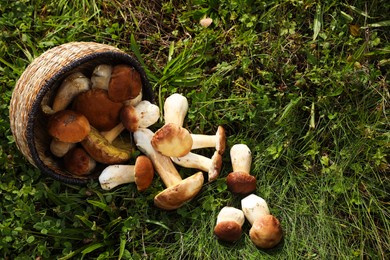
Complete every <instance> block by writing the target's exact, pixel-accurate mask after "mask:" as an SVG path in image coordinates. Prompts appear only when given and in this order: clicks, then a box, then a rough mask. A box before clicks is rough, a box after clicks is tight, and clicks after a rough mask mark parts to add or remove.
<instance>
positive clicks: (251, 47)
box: [0, 0, 390, 259]
mask: <svg viewBox="0 0 390 260" xmlns="http://www.w3.org/2000/svg"><path fill="white" fill-rule="evenodd" d="M73 2H74V3H73ZM389 13H390V4H388V3H386V1H379V0H376V1H361V0H359V1H358V0H355V1H345V2H344V3H339V1H294V0H290V1H287V0H286V1H272V0H270V1H260V0H245V1H239V0H233V1H228V0H192V1H184V0H183V1H163V2H162V3H158V1H115V0H110V1H102V0H95V1H90V0H83V1H40V0H38V1H28V0H23V1H5V0H0V14H1V15H0V25H1V28H2V33H1V34H0V90H1V93H3V94H2V96H1V97H0V114H1V117H0V165H1V169H2V171H1V173H0V174H1V175H0V177H1V181H0V205H1V206H0V258H4V259H31V258H33V259H37V258H41V259H56V258H59V259H71V258H72V259H80V258H84V259H118V258H122V259H388V258H390V240H389V238H390V221H389V219H390V212H389V203H390V200H389V198H390V196H389V193H390V189H389V187H390V186H389V183H390V182H389V181H390V177H389V174H388V173H389V172H390V166H389V155H390V145H389V144H390V122H389V116H390V115H389V109H390V105H389V100H390V94H389V82H390V81H389V76H390V75H389V69H390V67H389V66H390V62H389V61H390V51H389V50H390V44H389V39H390V34H389V26H390V22H389V21H390V16H389ZM205 15H207V16H210V17H212V18H213V24H212V25H211V26H210V27H208V28H202V27H201V26H200V25H199V23H198V21H199V20H200V19H201V18H202V17H203V16H205ZM70 41H96V42H101V43H106V44H110V45H113V46H117V47H119V48H120V49H122V50H124V51H126V52H128V53H131V54H133V55H134V56H136V57H137V58H138V59H139V60H140V61H141V62H142V63H143V64H144V68H145V70H146V71H147V73H148V77H149V79H150V81H151V83H152V86H153V89H154V92H155V94H156V96H157V103H158V104H159V105H162V104H163V102H164V99H165V98H166V97H167V96H168V95H169V94H171V93H174V92H180V93H183V94H185V95H186V96H187V98H188V100H189V103H190V108H189V113H188V116H187V118H186V122H185V126H186V127H187V128H188V129H190V130H191V131H192V132H194V133H205V134H211V133H214V132H215V131H216V127H217V126H218V125H223V126H224V127H225V129H226V132H227V134H228V146H229V147H231V146H232V145H233V144H236V143H246V144H247V145H248V146H249V147H250V148H251V150H252V152H253V163H252V172H251V174H252V175H254V176H256V178H257V185H258V186H257V191H256V194H258V195H259V196H261V197H263V198H264V199H265V200H266V201H267V202H268V204H269V206H270V210H271V212H272V214H274V215H275V216H277V218H278V219H279V220H280V221H281V225H282V227H283V230H284V239H283V241H282V242H281V244H279V245H278V246H277V247H275V248H274V249H271V250H260V249H258V248H256V247H255V246H254V245H253V244H252V243H251V241H250V238H249V235H248V233H249V229H250V226H249V224H248V223H247V222H246V223H245V224H244V226H243V231H244V232H243V235H242V237H241V239H240V240H239V241H237V242H236V243H234V244H226V243H222V242H220V241H218V240H217V239H216V238H215V237H214V235H213V228H214V226H215V221H216V217H217V214H218V212H219V210H220V209H221V208H222V207H223V206H226V205H229V206H234V207H240V199H241V197H239V196H235V195H232V194H231V193H230V192H229V191H228V190H227V187H226V184H225V177H226V176H227V174H228V173H229V172H230V171H231V165H230V158H229V154H228V151H227V152H226V153H225V155H224V157H223V160H224V164H223V171H222V173H221V175H220V178H219V179H218V180H217V181H216V182H213V183H209V184H205V185H204V187H203V189H202V191H201V193H200V194H199V195H198V196H197V197H196V198H195V199H194V200H193V201H191V202H190V203H188V204H186V205H185V206H183V207H182V208H180V209H178V210H176V211H172V212H166V211H162V210H159V209H157V208H155V207H154V206H153V198H154V196H155V194H157V192H159V191H161V190H162V189H163V188H164V186H163V184H162V182H161V180H160V179H159V178H158V177H156V179H155V180H154V182H153V185H152V187H151V188H150V189H149V190H147V191H146V192H144V193H142V194H141V193H139V192H137V190H136V188H135V187H134V186H133V185H124V186H122V187H118V188H116V189H114V190H112V191H109V192H107V191H103V190H102V189H101V188H100V187H99V185H98V183H96V182H91V183H89V184H88V185H86V186H81V187H80V186H73V185H69V184H64V183H60V182H57V181H55V180H53V179H50V178H48V177H46V176H44V175H42V174H41V173H40V172H39V171H38V170H36V169H35V168H33V167H32V166H31V165H30V164H29V163H28V162H27V161H26V159H24V158H23V156H22V154H21V153H20V152H19V151H18V150H17V148H16V145H15V143H14V141H13V137H12V133H11V130H10V126H9V119H8V116H9V112H8V109H9V102H10V99H11V94H12V89H13V87H14V86H15V83H16V81H17V79H18V78H19V77H20V75H21V73H22V72H23V70H24V69H25V67H26V66H27V65H28V64H29V63H30V62H31V61H32V60H33V59H34V58H35V57H38V56H39V55H40V54H41V53H43V52H44V51H46V50H47V49H49V48H51V47H53V46H57V45H59V44H62V43H65V42H70ZM155 127H156V128H157V127H158V126H155ZM211 152H212V151H211V150H207V149H206V150H202V151H200V153H202V154H204V155H209V156H211ZM180 172H181V174H182V175H183V176H187V175H189V174H192V173H193V171H192V170H185V169H180Z"/></svg>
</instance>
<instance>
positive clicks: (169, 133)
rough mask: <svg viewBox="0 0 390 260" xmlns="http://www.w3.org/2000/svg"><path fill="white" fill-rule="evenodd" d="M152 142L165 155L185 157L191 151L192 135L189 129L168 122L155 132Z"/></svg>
mask: <svg viewBox="0 0 390 260" xmlns="http://www.w3.org/2000/svg"><path fill="white" fill-rule="evenodd" d="M151 144H152V146H153V148H154V149H156V151H158V152H160V153H162V154H163V155H165V156H170V157H183V156H184V155H186V154H188V153H189V152H190V151H191V147H192V137H191V134H190V133H189V132H188V130H187V129H185V128H183V127H181V126H179V125H177V124H174V123H168V124H166V125H164V126H163V127H161V128H160V129H159V130H157V131H156V132H155V133H154V135H153V138H152V140H151Z"/></svg>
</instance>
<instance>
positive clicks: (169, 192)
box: [154, 172, 204, 210]
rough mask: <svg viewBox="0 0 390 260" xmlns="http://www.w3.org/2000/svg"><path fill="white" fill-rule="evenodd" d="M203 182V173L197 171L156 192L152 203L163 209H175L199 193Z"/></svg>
mask: <svg viewBox="0 0 390 260" xmlns="http://www.w3.org/2000/svg"><path fill="white" fill-rule="evenodd" d="M203 182H204V177H203V173H202V172H198V173H196V174H194V175H192V176H190V177H188V178H186V179H184V180H182V181H181V182H179V183H178V184H176V185H173V186H171V187H168V188H166V189H165V190H163V191H162V192H160V193H159V194H157V195H156V197H154V204H155V205H156V206H157V207H159V208H161V209H165V210H174V209H177V208H179V207H181V206H182V205H183V204H184V203H186V202H187V201H190V200H191V199H192V198H194V197H195V196H196V195H197V194H198V193H199V191H200V190H201V189H202V185H203Z"/></svg>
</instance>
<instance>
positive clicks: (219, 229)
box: [214, 221, 242, 242]
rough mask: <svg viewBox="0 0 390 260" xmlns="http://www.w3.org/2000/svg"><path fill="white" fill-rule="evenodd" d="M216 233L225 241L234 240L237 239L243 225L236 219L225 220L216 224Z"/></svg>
mask: <svg viewBox="0 0 390 260" xmlns="http://www.w3.org/2000/svg"><path fill="white" fill-rule="evenodd" d="M214 234H215V235H216V236H217V237H218V238H219V239H220V240H223V241H227V242H234V241H237V240H238V239H239V238H240V236H241V234H242V228H241V225H240V224H239V223H237V222H235V221H223V222H221V223H219V224H218V225H216V226H215V228H214Z"/></svg>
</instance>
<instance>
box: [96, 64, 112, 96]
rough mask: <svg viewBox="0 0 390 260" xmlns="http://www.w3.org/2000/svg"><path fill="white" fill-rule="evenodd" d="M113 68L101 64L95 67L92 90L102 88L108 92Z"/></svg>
mask: <svg viewBox="0 0 390 260" xmlns="http://www.w3.org/2000/svg"><path fill="white" fill-rule="evenodd" d="M111 72H112V66H111V65H108V64H100V65H98V66H96V67H95V69H94V70H93V72H92V76H91V82H92V88H101V89H105V90H108V84H109V83H110V78H111Z"/></svg>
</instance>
